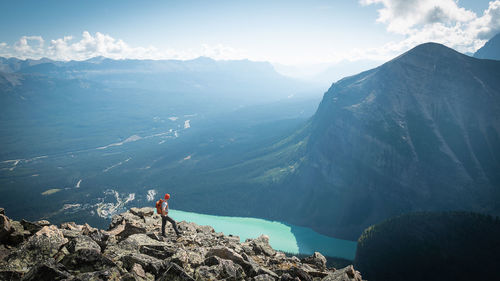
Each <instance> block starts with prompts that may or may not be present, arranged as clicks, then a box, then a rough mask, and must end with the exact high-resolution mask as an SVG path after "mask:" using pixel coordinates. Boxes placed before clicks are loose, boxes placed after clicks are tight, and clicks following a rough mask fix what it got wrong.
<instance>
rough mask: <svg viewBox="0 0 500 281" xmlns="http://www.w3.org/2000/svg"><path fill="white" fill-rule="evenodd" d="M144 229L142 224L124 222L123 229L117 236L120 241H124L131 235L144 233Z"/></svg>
mask: <svg viewBox="0 0 500 281" xmlns="http://www.w3.org/2000/svg"><path fill="white" fill-rule="evenodd" d="M146 232H147V230H146V227H145V226H144V225H143V224H139V223H137V222H125V228H124V229H123V231H122V232H120V233H119V234H118V235H117V236H118V237H119V239H120V240H123V239H126V238H127V237H129V236H130V235H133V234H141V233H146Z"/></svg>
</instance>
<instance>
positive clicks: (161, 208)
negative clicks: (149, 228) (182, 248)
mask: <svg viewBox="0 0 500 281" xmlns="http://www.w3.org/2000/svg"><path fill="white" fill-rule="evenodd" d="M168 199H170V194H168V193H167V194H165V200H163V199H160V200H158V201H157V202H156V211H157V213H158V214H160V215H161V236H163V237H166V236H165V225H166V224H167V221H169V222H170V223H171V224H172V227H173V228H174V230H175V233H176V234H177V237H179V236H180V235H181V233H180V232H179V230H178V229H177V224H176V223H175V221H174V220H173V219H172V218H171V217H169V216H168V203H167V200H168Z"/></svg>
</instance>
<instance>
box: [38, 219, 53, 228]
mask: <svg viewBox="0 0 500 281" xmlns="http://www.w3.org/2000/svg"><path fill="white" fill-rule="evenodd" d="M36 223H37V224H39V225H41V226H42V227H44V226H49V225H50V222H49V221H48V220H39V221H36Z"/></svg>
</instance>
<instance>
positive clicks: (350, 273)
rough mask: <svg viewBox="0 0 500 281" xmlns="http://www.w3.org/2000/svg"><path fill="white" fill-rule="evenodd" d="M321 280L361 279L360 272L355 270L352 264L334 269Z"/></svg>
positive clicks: (345, 280) (346, 280)
mask: <svg viewBox="0 0 500 281" xmlns="http://www.w3.org/2000/svg"><path fill="white" fill-rule="evenodd" d="M321 280H322V281H362V280H363V278H362V277H361V273H359V271H356V270H355V269H354V267H353V266H352V265H349V266H347V267H344V268H342V269H339V270H336V271H335V272H333V273H330V274H328V275H327V276H326V277H325V278H323V279H321Z"/></svg>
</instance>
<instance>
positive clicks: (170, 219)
mask: <svg viewBox="0 0 500 281" xmlns="http://www.w3.org/2000/svg"><path fill="white" fill-rule="evenodd" d="M166 218H167V220H168V221H169V222H170V223H171V224H172V227H173V228H174V230H175V233H176V234H177V235H179V234H180V233H179V230H178V229H177V223H175V221H174V220H173V219H172V218H171V217H169V216H166Z"/></svg>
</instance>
